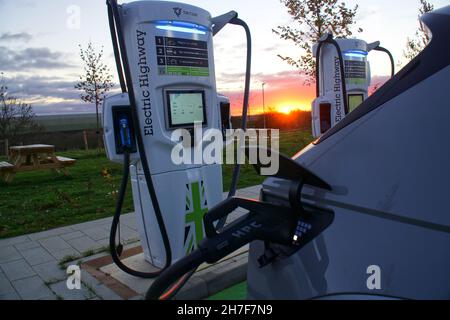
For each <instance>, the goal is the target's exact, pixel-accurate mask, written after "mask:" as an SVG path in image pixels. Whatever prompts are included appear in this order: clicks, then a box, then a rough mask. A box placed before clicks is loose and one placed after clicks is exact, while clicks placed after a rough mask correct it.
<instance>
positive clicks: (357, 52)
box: [344, 50, 368, 58]
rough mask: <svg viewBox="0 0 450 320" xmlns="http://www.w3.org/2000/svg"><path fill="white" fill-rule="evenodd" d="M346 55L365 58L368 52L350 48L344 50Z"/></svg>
mask: <svg viewBox="0 0 450 320" xmlns="http://www.w3.org/2000/svg"><path fill="white" fill-rule="evenodd" d="M344 55H345V56H347V57H355V58H365V57H367V55H368V53H367V52H366V51H363V50H348V51H345V52H344Z"/></svg>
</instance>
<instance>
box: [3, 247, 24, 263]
mask: <svg viewBox="0 0 450 320" xmlns="http://www.w3.org/2000/svg"><path fill="white" fill-rule="evenodd" d="M20 259H22V256H21V255H20V253H19V251H17V250H16V248H14V247H13V246H12V245H10V246H5V247H1V248H0V264H1V263H6V262H11V261H15V260H20Z"/></svg>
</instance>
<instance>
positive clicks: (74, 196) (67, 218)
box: [0, 151, 133, 238]
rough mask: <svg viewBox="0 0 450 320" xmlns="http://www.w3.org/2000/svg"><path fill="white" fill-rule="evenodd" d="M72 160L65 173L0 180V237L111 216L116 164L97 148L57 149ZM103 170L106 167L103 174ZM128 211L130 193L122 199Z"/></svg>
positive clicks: (118, 174)
mask: <svg viewBox="0 0 450 320" xmlns="http://www.w3.org/2000/svg"><path fill="white" fill-rule="evenodd" d="M58 154H61V155H63V156H66V157H70V158H74V159H77V164H76V165H75V166H74V167H71V168H69V172H70V177H65V176H64V175H59V174H56V173H53V172H52V171H39V172H26V173H18V174H17V175H16V176H15V177H14V180H13V182H12V183H11V184H9V185H6V184H5V183H4V182H3V181H2V182H0V238H5V237H12V236H17V235H21V234H25V233H31V232H39V231H44V230H48V229H51V228H55V227H59V226H65V225H70V224H75V223H80V222H84V221H89V220H95V219H100V218H105V217H108V216H111V215H112V214H113V212H114V207H115V202H116V196H115V194H114V191H116V190H118V188H119V186H120V180H121V178H122V166H121V165H117V164H113V163H111V162H110V161H109V160H108V159H107V158H106V156H105V155H104V154H103V153H99V152H97V151H73V152H63V153H58ZM103 171H107V174H109V177H108V178H105V177H104V173H106V172H103ZM124 210H125V211H132V210H133V205H132V199H131V193H130V192H129V193H128V196H127V199H126V201H125V204H124Z"/></svg>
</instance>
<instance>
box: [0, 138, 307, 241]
mask: <svg viewBox="0 0 450 320" xmlns="http://www.w3.org/2000/svg"><path fill="white" fill-rule="evenodd" d="M311 140H312V137H311V135H310V134H309V133H307V132H302V131H290V132H282V133H281V138H280V149H281V152H282V153H285V154H287V155H289V156H293V155H294V154H295V153H296V152H297V151H298V150H300V149H302V148H303V147H304V146H305V145H307V144H308V143H309V142H311ZM59 154H60V155H63V156H66V157H70V158H74V159H77V160H78V161H77V164H76V165H75V166H74V167H72V168H70V169H69V171H70V173H71V177H64V176H60V175H56V174H54V173H52V172H50V171H43V172H27V173H19V174H17V175H16V177H15V178H14V181H13V182H12V183H11V184H10V185H6V184H5V183H4V182H3V181H1V182H0V238H6V237H12V236H17V235H21V234H27V233H32V232H38V231H44V230H48V229H52V228H55V227H60V226H65V225H70V224H76V223H80V222H85V221H90V220H95V219H100V218H105V217H109V216H111V215H112V214H113V212H114V207H115V202H116V195H115V191H116V190H117V189H118V188H119V186H120V180H121V178H122V166H121V165H116V164H113V163H111V162H109V160H108V159H107V158H106V157H105V155H104V154H103V153H100V154H99V153H98V152H97V151H70V152H62V153H59ZM232 171H233V166H232V165H225V166H224V189H225V190H228V188H229V185H230V182H231V175H232ZM263 181H264V178H261V177H259V176H257V175H256V173H255V171H254V170H253V168H252V167H251V166H249V165H245V166H243V167H242V171H241V179H240V182H239V188H244V187H248V186H253V185H257V184H260V183H261V182H263ZM124 211H125V212H131V211H133V202H132V198H131V190H130V191H129V192H128V194H127V198H126V201H125V205H124Z"/></svg>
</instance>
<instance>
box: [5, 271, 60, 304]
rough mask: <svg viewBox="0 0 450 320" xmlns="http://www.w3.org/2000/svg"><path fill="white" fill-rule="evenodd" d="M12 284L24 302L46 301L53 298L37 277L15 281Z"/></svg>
mask: <svg viewBox="0 0 450 320" xmlns="http://www.w3.org/2000/svg"><path fill="white" fill-rule="evenodd" d="M12 284H13V287H14V288H15V289H16V291H17V293H18V294H19V296H20V298H22V299H24V300H40V299H48V298H50V297H52V296H54V294H53V293H52V291H50V289H49V288H48V287H47V286H46V285H45V283H44V281H43V280H42V279H41V278H40V277H39V276H34V277H31V278H25V279H21V280H16V281H13V283H12Z"/></svg>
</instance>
